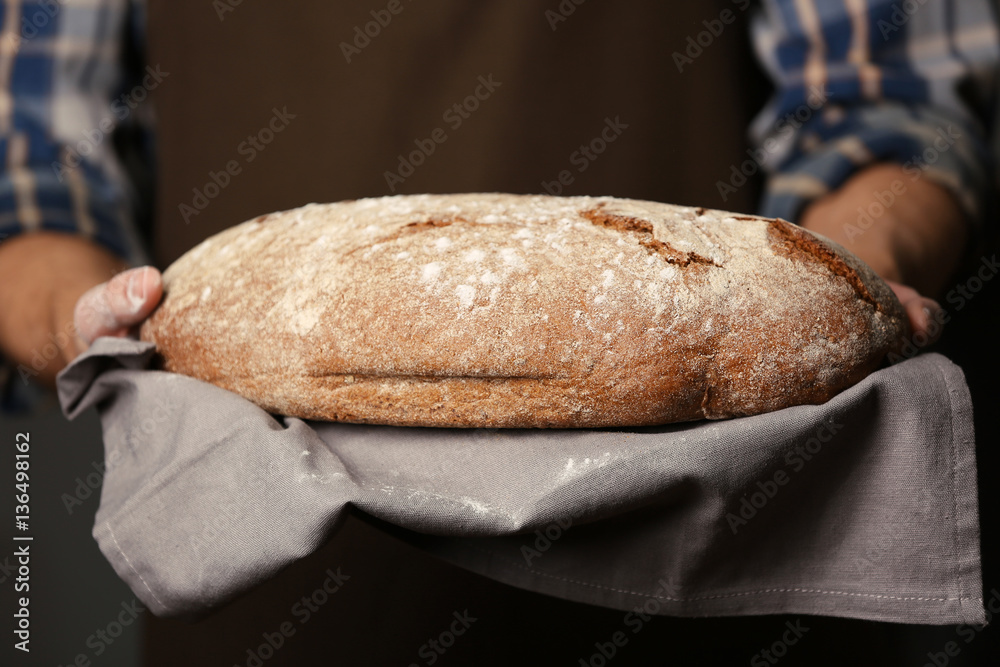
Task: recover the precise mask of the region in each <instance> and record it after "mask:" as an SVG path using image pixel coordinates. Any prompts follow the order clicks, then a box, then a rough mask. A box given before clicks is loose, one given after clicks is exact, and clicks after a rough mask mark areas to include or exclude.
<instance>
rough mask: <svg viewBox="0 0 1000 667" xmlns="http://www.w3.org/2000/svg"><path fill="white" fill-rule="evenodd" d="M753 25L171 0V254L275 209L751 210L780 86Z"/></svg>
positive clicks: (407, 0)
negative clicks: (762, 130) (476, 203)
mask: <svg viewBox="0 0 1000 667" xmlns="http://www.w3.org/2000/svg"><path fill="white" fill-rule="evenodd" d="M577 3H579V4H577ZM741 4H742V3H741ZM231 5H235V6H231ZM222 7H229V8H230V11H223V10H222V9H221V8H222ZM390 8H391V9H396V10H398V11H397V13H392V11H390ZM724 9H728V10H729V11H730V12H732V16H735V17H736V20H735V22H733V23H731V24H724V23H721V21H719V18H718V17H719V15H720V12H721V11H722V10H724ZM727 16H729V15H727ZM745 18H746V17H745V16H743V15H742V13H741V12H739V10H738V5H736V4H734V3H732V2H727V1H725V0H719V1H718V2H697V3H688V2H669V3H665V2H625V3H623V2H615V3H610V2H604V3H602V2H597V1H595V0H591V1H590V2H583V1H582V0H575V2H574V0H562V1H561V2H560V0H522V1H519V2H498V1H483V0H478V1H476V2H469V1H466V2H460V1H454V0H452V1H438V2H434V1H432V0H398V1H397V2H373V3H367V2H311V3H307V2H302V1H297V0H286V1H285V2H281V3H266V2H261V1H259V0H243V1H242V2H239V3H237V2H236V0H220V1H219V2H215V3H207V2H206V3H180V2H165V1H162V0H153V1H152V2H150V7H149V30H150V35H149V46H150V53H149V60H150V63H152V64H153V65H160V67H161V69H162V70H163V71H165V72H168V73H169V74H168V76H167V77H166V79H165V80H164V82H163V84H161V85H160V86H159V87H158V88H157V90H156V91H155V93H154V95H155V97H154V102H155V104H156V108H157V111H158V114H159V151H160V168H159V174H158V178H159V188H158V191H157V195H158V205H157V216H156V217H157V227H158V231H157V232H156V235H155V244H154V245H155V247H154V253H155V254H154V256H155V257H156V258H157V259H158V260H159V261H160V262H163V263H166V262H169V261H172V260H173V259H174V258H176V257H177V256H178V255H180V254H181V253H182V252H184V251H185V250H187V249H188V248H190V247H191V246H193V245H194V244H195V243H197V242H198V241H200V240H201V239H203V238H205V237H206V236H209V235H211V234H214V233H215V232H218V231H219V230H221V229H224V228H226V227H229V226H231V225H233V224H236V223H239V222H242V221H244V220H247V219H249V218H251V217H254V216H256V215H259V214H261V213H265V212H270V211H273V210H279V209H286V208H291V207H295V206H300V205H302V204H305V203H308V202H313V201H316V202H327V201H338V200H341V199H355V198H359V197H371V196H381V195H388V194H394V193H418V192H437V193H442V192H476V191H479V192H482V191H497V192H514V193H545V192H549V193H558V192H560V191H561V192H562V194H567V195H615V196H621V197H634V198H640V199H651V200H657V201H665V202H670V203H677V204H690V205H697V206H706V207H716V208H727V209H729V210H738V211H752V210H753V208H754V195H755V192H753V190H754V188H753V187H744V188H741V189H740V190H739V191H738V192H736V193H735V194H732V195H731V196H729V197H728V199H727V200H726V201H723V199H722V198H721V197H720V195H719V192H718V189H717V187H716V182H717V181H719V180H723V181H727V182H728V180H729V177H730V169H731V166H732V165H733V164H737V165H738V164H740V162H742V161H743V160H745V159H746V158H747V156H746V154H745V150H746V148H747V146H746V142H745V136H746V133H745V128H746V126H747V124H748V120H749V118H750V116H751V114H752V113H753V111H755V110H756V108H759V106H760V101H761V94H762V92H764V91H763V90H762V86H761V83H760V82H761V80H760V78H759V76H753V73H752V72H751V73H750V75H748V72H747V70H748V69H750V68H751V66H752V65H751V63H750V61H752V57H751V52H750V50H749V48H748V46H747V35H746V26H745V21H744V19H745ZM705 21H707V22H708V24H709V25H707V26H706V25H705V24H704V23H703V22H705ZM710 28H714V30H715V31H716V32H720V35H719V36H717V37H716V36H715V35H713V34H712V31H711V30H710ZM689 37H690V38H691V39H690V40H689V39H688V38H689ZM698 42H700V43H701V44H706V46H704V47H703V46H701V45H700V44H699V43H698ZM675 53H676V54H679V55H680V56H682V57H683V58H678V56H677V55H675ZM692 55H693V56H695V57H693V58H691V57H690V56H692ZM348 60H349V62H348ZM679 66H680V69H681V70H682V71H678V70H679ZM484 82H486V83H487V84H488V85H484ZM436 130H437V133H436V134H435V131H436ZM435 137H436V138H437V139H442V138H443V141H435ZM401 157H402V160H401V159H400V158H401ZM227 165H229V166H230V167H231V168H232V169H231V170H230V171H228V172H227ZM407 165H408V166H407ZM393 174H394V175H395V176H392V175H393ZM560 174H563V176H564V178H563V181H564V182H563V183H560V182H559V177H560ZM185 207H187V208H185Z"/></svg>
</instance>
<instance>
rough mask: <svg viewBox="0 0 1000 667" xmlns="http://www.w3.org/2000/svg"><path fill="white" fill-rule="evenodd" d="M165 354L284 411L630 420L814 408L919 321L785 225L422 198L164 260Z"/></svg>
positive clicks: (416, 418) (161, 334) (361, 418)
mask: <svg viewBox="0 0 1000 667" xmlns="http://www.w3.org/2000/svg"><path fill="white" fill-rule="evenodd" d="M164 284H165V293H166V296H165V298H164V300H163V302H162V304H161V305H160V307H159V308H158V309H157V310H156V311H155V312H154V314H153V315H152V317H150V319H149V320H147V321H146V323H145V324H144V325H143V326H142V328H141V337H142V339H143V340H148V341H152V342H153V343H155V344H156V346H157V352H158V358H159V360H160V363H161V365H162V367H163V368H164V369H165V370H168V371H173V372H177V373H183V374H185V375H190V376H192V377H195V378H198V379H201V380H204V381H206V382H210V383H212V384H215V385H218V386H220V387H222V388H224V389H228V390H231V391H234V392H236V393H238V394H240V395H242V396H244V397H246V398H247V399H249V400H251V401H253V402H254V403H256V404H257V405H259V406H261V407H262V408H264V409H266V410H268V411H269V412H273V413H278V414H284V415H289V416H296V417H303V418H309V419H321V420H332V421H344V422H355V423H372V424H390V425H399V426H439V427H440V426H446V427H543V428H571V427H621V426H641V425H655V424H666V423H672V422H681V421H689V420H697V419H703V418H707V419H724V418H728V417H737V416H745V415H753V414H759V413H763V412H768V411H772V410H778V409H781V408H785V407H789V406H793V405H800V404H818V403H823V402H825V401H827V400H828V399H830V398H831V397H832V396H833V395H835V394H836V393H838V392H839V391H841V390H842V389H844V388H846V387H848V386H850V385H852V384H854V383H856V382H858V381H859V380H861V379H862V378H864V377H865V376H866V375H867V374H868V373H870V372H871V371H873V370H874V369H876V368H877V367H878V366H879V364H880V363H881V361H882V359H883V358H884V356H885V354H886V353H887V351H889V350H890V349H891V348H892V347H893V346H894V345H895V344H896V343H897V341H899V340H900V339H901V337H902V336H905V335H906V333H907V320H906V315H905V312H904V311H903V309H902V307H901V306H900V304H899V302H898V301H897V300H896V298H895V296H894V295H893V294H892V291H891V290H890V289H889V288H888V286H887V285H886V284H885V283H884V282H882V281H881V280H880V279H879V278H878V277H877V276H876V275H875V274H874V273H873V272H872V271H871V270H870V269H869V268H868V267H867V266H866V265H865V264H864V263H862V262H861V261H860V260H858V259H857V258H856V257H854V256H853V255H852V254H851V253H850V252H848V251H847V250H845V249H844V248H842V247H840V246H838V245H836V244H835V243H833V242H832V241H829V240H827V239H825V238H823V237H820V236H818V235H816V234H812V233H811V232H808V231H807V230H804V229H802V228H799V227H797V226H795V225H792V224H790V223H788V222H785V221H782V220H774V219H768V218H760V217H756V216H748V215H736V214H732V213H727V212H723V211H715V210H708V209H703V208H689V207H683V206H673V205H669V204H660V203H654V202H645V201H638V200H627V199H615V198H610V197H594V198H592V197H549V196H541V195H538V196H529V195H508V194H462V195H415V196H397V197H385V198H379V199H364V200H358V201H346V202H339V203H335V204H322V205H319V204H310V205H308V206H305V207H302V208H299V209H294V210H290V211H284V212H279V213H273V214H270V215H263V216H260V217H258V218H256V219H254V220H251V221H248V222H246V223H243V224H241V225H238V226H236V227H233V228H230V229H228V230H226V231H224V232H222V233H220V234H217V235H216V236H213V237H211V238H209V239H206V240H205V241H204V242H202V243H201V244H200V245H198V246H196V247H195V248H193V249H192V250H191V251H189V252H188V253H187V254H185V255H184V256H183V257H181V258H180V259H178V260H177V261H176V262H175V263H174V264H173V265H171V266H170V267H169V268H168V269H167V271H166V272H165V273H164Z"/></svg>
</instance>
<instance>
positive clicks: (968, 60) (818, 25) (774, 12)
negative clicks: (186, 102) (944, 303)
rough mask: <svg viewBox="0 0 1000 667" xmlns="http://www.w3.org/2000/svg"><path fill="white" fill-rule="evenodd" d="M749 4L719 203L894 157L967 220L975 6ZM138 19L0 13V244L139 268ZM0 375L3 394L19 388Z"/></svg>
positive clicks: (75, 1)
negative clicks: (744, 180)
mask: <svg viewBox="0 0 1000 667" xmlns="http://www.w3.org/2000/svg"><path fill="white" fill-rule="evenodd" d="M732 3H733V7H732V9H733V10H737V9H739V10H744V9H747V8H748V7H749V5H750V0H732ZM763 5H764V6H763V7H762V8H761V9H760V11H758V12H757V14H756V15H755V17H754V20H753V24H752V25H753V40H754V45H755V48H756V51H757V55H758V57H759V58H760V59H761V61H762V62H763V64H764V66H765V68H766V69H767V71H768V72H769V74H770V75H771V77H772V78H773V80H774V82H775V85H776V88H777V92H776V94H775V96H774V98H773V100H772V101H771V103H770V104H769V105H768V106H767V108H766V109H765V110H764V111H762V112H761V114H760V115H759V116H758V118H757V119H756V121H755V122H754V125H753V127H752V128H751V135H752V137H753V139H754V142H755V148H753V149H751V150H750V151H749V157H748V160H747V161H746V162H744V163H743V164H742V165H738V166H734V173H733V177H732V178H733V180H732V181H731V182H726V181H719V182H718V184H717V187H718V188H719V191H720V193H721V194H722V196H723V199H725V197H726V195H727V192H728V190H727V188H733V187H738V185H736V183H737V182H739V181H738V174H737V173H736V170H741V171H742V172H743V174H742V175H743V176H747V175H750V174H752V173H754V172H756V171H757V170H758V169H763V170H764V171H765V172H766V174H767V184H766V190H765V196H764V199H763V202H762V204H761V212H762V213H763V214H765V215H770V216H776V217H784V218H787V219H790V220H794V219H795V218H796V217H797V216H798V215H799V213H800V212H801V210H802V208H803V206H804V205H805V204H806V203H808V202H809V201H811V200H812V199H814V198H816V197H819V196H822V195H823V194H824V193H826V192H828V191H830V190H832V189H834V188H836V187H837V186H839V185H840V184H841V183H843V182H844V181H845V180H846V179H847V178H848V177H849V176H850V175H851V174H852V173H854V172H855V171H857V170H858V169H860V168H862V167H863V166H865V165H867V164H870V163H873V162H876V161H895V162H898V163H900V164H903V165H904V168H906V169H907V170H908V173H911V174H912V177H914V178H916V177H921V176H923V177H926V178H928V179H929V180H932V181H934V182H936V183H939V184H941V185H943V186H944V187H946V188H947V189H948V190H949V191H951V192H952V193H953V194H954V195H955V197H956V198H957V200H958V201H959V202H960V203H961V205H962V207H963V208H964V209H965V210H966V211H967V212H968V213H969V214H970V218H971V219H972V220H975V221H976V222H977V223H980V222H981V220H982V219H983V212H984V209H985V206H986V202H987V197H988V194H989V192H990V190H991V184H992V178H993V170H992V167H991V164H992V157H991V151H990V150H989V148H988V141H990V140H992V139H993V137H992V135H990V134H988V131H989V129H990V128H992V127H994V126H997V125H998V124H997V123H994V122H993V116H994V114H996V112H997V110H996V105H995V104H994V99H993V97H994V94H995V92H996V91H995V86H996V77H997V71H998V68H997V61H998V51H1000V47H998V37H997V28H996V21H995V17H994V13H993V11H992V10H993V7H991V4H990V3H989V2H988V0H830V1H829V2H823V3H822V4H820V3H819V2H818V0H764V3H763ZM143 21H144V5H143V3H142V2H141V0H86V1H84V0H40V1H39V0H35V1H27V2H5V1H0V165H2V168H0V169H2V170H0V242H2V239H4V238H6V237H8V236H11V235H14V234H18V233H22V232H25V231H31V230H38V229H48V230H56V231H63V232H67V233H74V234H80V235H82V236H85V237H87V238H90V239H93V240H94V241H95V242H97V243H99V244H101V245H103V246H105V247H106V248H108V249H109V250H111V251H112V252H114V253H116V254H118V255H120V256H122V257H124V258H126V259H128V260H130V261H131V262H133V263H135V264H138V263H141V262H142V261H144V259H145V257H144V254H143V251H142V249H141V247H140V243H139V242H138V235H137V233H136V231H135V227H134V224H133V220H134V218H135V214H136V210H137V207H138V204H139V199H140V197H139V195H138V193H137V191H136V189H135V188H134V187H133V186H132V184H131V181H130V179H129V176H128V174H127V173H126V170H125V168H124V167H123V162H122V160H121V159H120V156H119V155H118V154H117V153H116V151H115V150H114V148H113V143H112V140H111V138H112V133H113V132H115V131H116V129H122V128H123V127H125V126H129V125H139V126H142V125H144V124H146V123H148V120H149V118H148V115H149V110H148V108H147V105H145V104H144V103H143V100H144V99H145V97H146V96H147V94H148V92H149V89H151V88H152V87H155V86H156V85H157V84H158V83H159V80H160V79H161V78H162V76H164V74H162V73H159V72H158V71H157V70H154V69H152V68H147V69H146V70H142V69H141V67H142V65H141V64H139V65H138V66H137V65H136V57H137V56H141V51H142V49H141V46H142V43H143V30H142V28H143ZM945 146H947V148H945ZM993 152H994V153H995V152H996V151H993ZM11 371H12V369H9V368H8V370H7V374H8V378H7V379H8V380H10V382H7V384H8V385H21V384H22V383H21V382H20V380H19V379H18V378H17V375H16V371H15V372H13V373H12V372H11ZM3 385H4V378H3V370H2V369H0V387H2V386H3ZM22 391H23V387H22ZM0 393H4V392H0ZM5 394H6V396H7V399H6V403H5V404H7V405H9V404H10V401H11V397H12V396H13V394H12V393H11V392H5Z"/></svg>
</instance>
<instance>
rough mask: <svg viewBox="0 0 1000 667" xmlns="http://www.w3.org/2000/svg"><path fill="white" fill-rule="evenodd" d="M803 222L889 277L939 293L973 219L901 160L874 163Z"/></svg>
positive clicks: (933, 294)
mask: <svg viewBox="0 0 1000 667" xmlns="http://www.w3.org/2000/svg"><path fill="white" fill-rule="evenodd" d="M799 223H800V224H801V225H802V226H803V227H806V228H807V229H810V230H812V231H815V232H818V233H820V234H822V235H824V236H826V237H828V238H830V239H832V240H834V241H836V242H837V243H839V244H841V245H842V246H844V247H845V248H847V249H848V250H850V251H851V252H853V253H854V254H856V255H857V256H858V257H860V258H861V259H862V260H863V261H864V262H866V263H867V264H868V265H869V266H871V267H872V268H873V269H874V270H875V272H876V273H878V274H879V275H880V276H881V277H882V278H884V279H886V280H893V281H896V282H900V283H903V284H905V285H909V286H910V287H913V288H915V289H916V290H917V291H918V292H920V293H921V294H924V295H927V296H931V297H937V296H939V295H940V294H941V293H942V292H943V291H944V288H945V287H946V285H947V281H948V280H949V278H950V277H951V274H952V272H953V271H954V269H955V267H956V266H957V264H958V262H959V261H960V259H961V256H962V252H963V250H964V248H965V243H966V240H967V238H968V222H967V220H966V219H965V214H964V213H963V211H962V209H961V208H960V207H959V205H958V203H957V202H956V201H955V198H954V197H953V196H952V195H951V194H950V193H949V192H948V191H947V190H945V189H944V188H942V187H941V186H939V185H936V184H935V183H931V182H930V181H928V180H927V179H924V178H919V179H916V180H914V179H913V178H912V176H911V175H910V174H908V173H907V172H905V171H904V170H903V168H902V167H900V166H899V165H896V164H889V163H880V164H875V165H872V166H870V167H867V168H865V169H862V170H861V171H859V172H857V173H856V174H854V175H853V176H852V177H851V178H850V179H849V180H848V181H847V182H845V183H844V184H843V186H841V187H840V188H838V189H837V190H836V191H834V192H832V193H830V194H828V195H826V196H825V197H822V198H820V199H817V200H815V201H814V202H813V203H812V204H810V205H809V206H808V207H807V208H806V209H805V210H804V212H803V214H802V216H801V217H800V219H799Z"/></svg>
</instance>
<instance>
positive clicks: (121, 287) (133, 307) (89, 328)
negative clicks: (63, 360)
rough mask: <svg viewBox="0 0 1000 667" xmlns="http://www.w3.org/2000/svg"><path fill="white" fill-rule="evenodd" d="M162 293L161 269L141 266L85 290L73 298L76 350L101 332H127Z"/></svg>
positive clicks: (143, 317)
mask: <svg viewBox="0 0 1000 667" xmlns="http://www.w3.org/2000/svg"><path fill="white" fill-rule="evenodd" d="M162 295H163V281H162V278H161V276H160V272H159V271H157V270H156V269H155V268H153V267H151V266H143V267H140V268H138V269H131V270H129V271H125V272H124V273H119V274H118V275H116V276H115V277H114V278H112V279H111V280H109V281H108V282H106V283H101V284H100V285H95V286H94V287H91V288H90V289H89V290H87V292H86V293H84V295H83V296H82V297H80V300H79V301H77V302H76V308H75V310H74V322H75V325H76V334H77V340H76V344H77V352H80V353H82V352H83V351H84V350H86V349H87V347H89V346H90V344H91V343H93V342H94V340H96V339H97V338H99V337H100V336H127V335H128V334H129V332H130V331H131V330H132V328H133V327H135V326H136V325H138V324H141V323H142V321H143V320H145V319H146V318H147V317H149V314H150V313H151V312H153V309H154V308H156V304H158V303H159V302H160V297H161V296H162Z"/></svg>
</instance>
